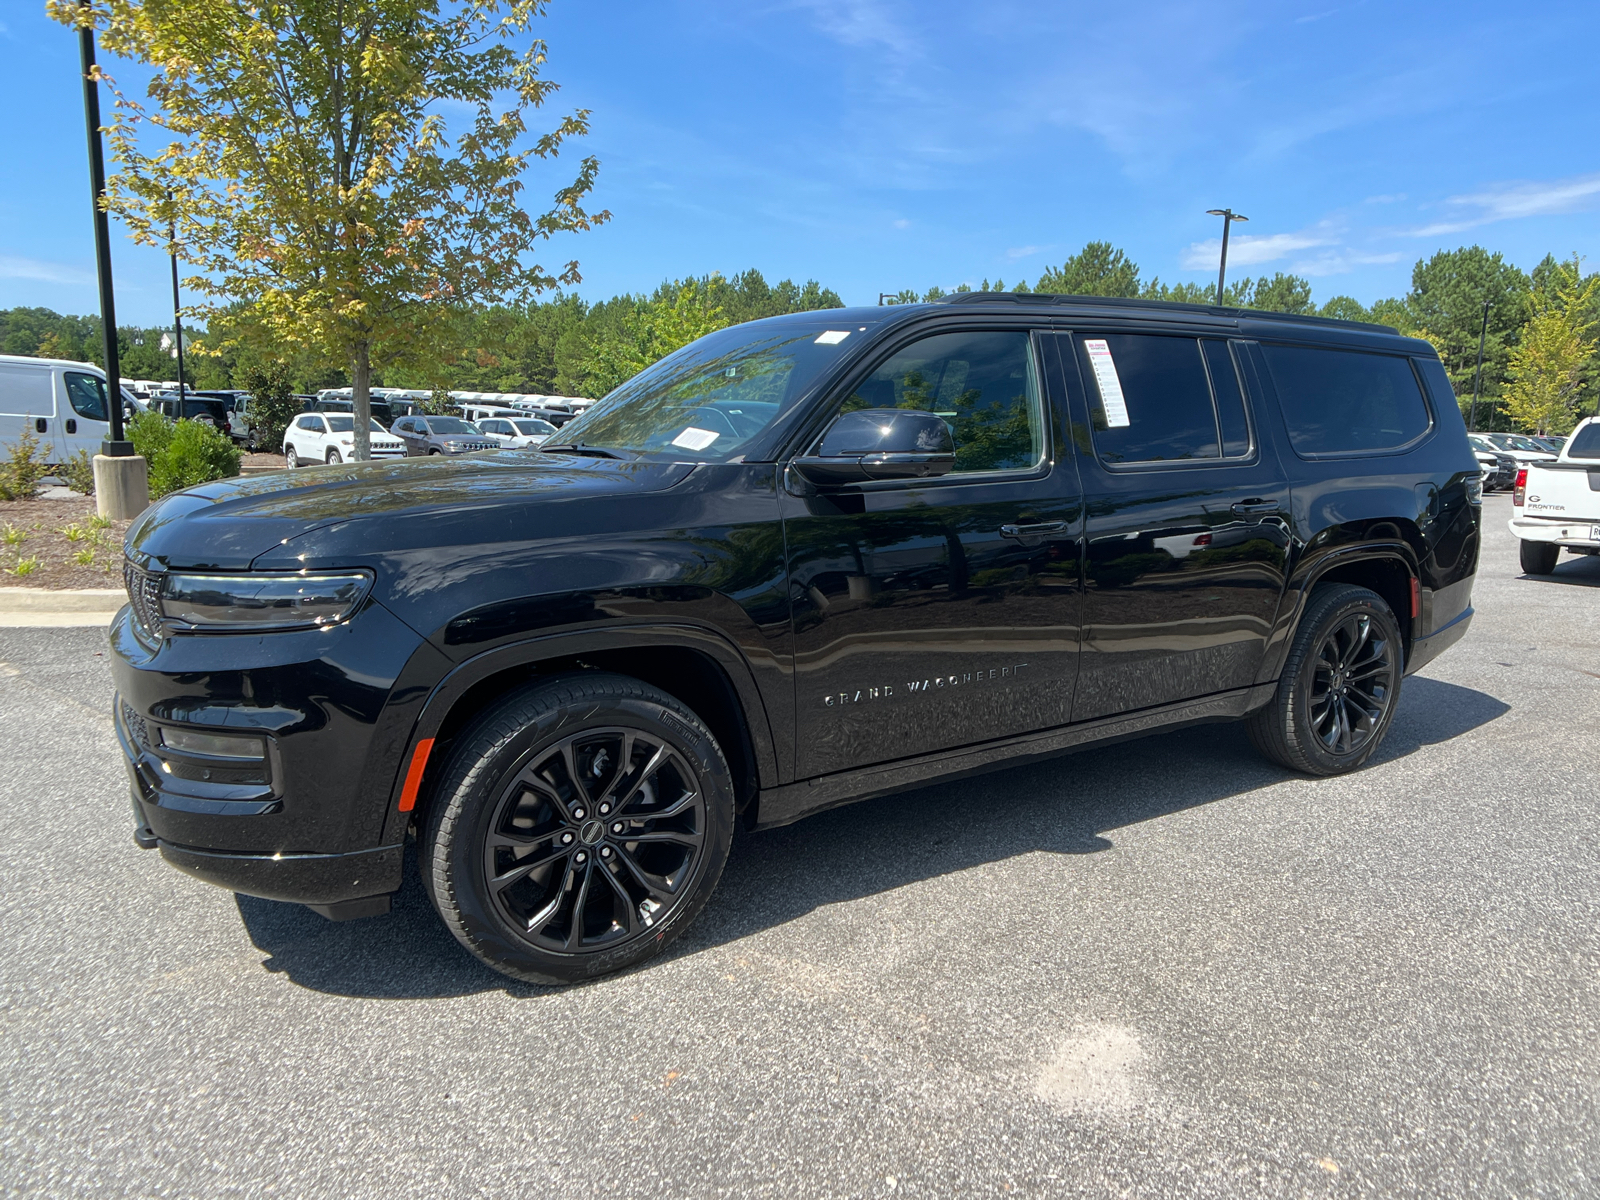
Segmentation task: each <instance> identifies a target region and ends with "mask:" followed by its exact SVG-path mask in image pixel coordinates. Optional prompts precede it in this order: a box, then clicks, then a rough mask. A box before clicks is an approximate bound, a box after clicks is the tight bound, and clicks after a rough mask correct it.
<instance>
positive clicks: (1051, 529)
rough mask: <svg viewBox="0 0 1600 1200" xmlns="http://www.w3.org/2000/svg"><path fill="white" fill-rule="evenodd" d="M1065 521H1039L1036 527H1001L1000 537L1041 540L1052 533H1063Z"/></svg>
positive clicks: (1065, 525)
mask: <svg viewBox="0 0 1600 1200" xmlns="http://www.w3.org/2000/svg"><path fill="white" fill-rule="evenodd" d="M1066 531H1067V523H1066V522H1065V521H1041V522H1039V523H1038V524H1036V525H1002V526H1000V536H1001V537H1008V538H1018V539H1021V538H1042V537H1048V536H1049V535H1050V534H1052V533H1065V532H1066Z"/></svg>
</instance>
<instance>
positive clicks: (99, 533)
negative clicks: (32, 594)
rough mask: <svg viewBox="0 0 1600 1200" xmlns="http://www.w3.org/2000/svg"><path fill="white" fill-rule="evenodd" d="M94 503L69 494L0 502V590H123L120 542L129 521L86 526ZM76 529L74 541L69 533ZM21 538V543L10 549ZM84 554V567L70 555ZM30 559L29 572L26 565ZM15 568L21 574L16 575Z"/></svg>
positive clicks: (93, 513) (93, 508) (85, 497)
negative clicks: (14, 588)
mask: <svg viewBox="0 0 1600 1200" xmlns="http://www.w3.org/2000/svg"><path fill="white" fill-rule="evenodd" d="M94 515H95V506H94V499H93V497H90V496H79V495H76V494H74V495H71V496H64V497H60V498H55V497H49V498H46V497H36V498H34V499H32V500H0V588H7V587H28V588H51V589H57V590H60V589H67V588H115V587H121V586H122V538H123V535H124V534H126V533H127V532H128V526H129V525H130V524H132V522H130V521H113V522H111V523H110V524H109V525H107V526H105V527H104V528H96V527H94V526H93V525H91V524H90V523H89V518H90V517H93V516H94ZM74 530H76V531H77V532H78V538H77V540H76V541H74V540H72V539H71V538H70V537H69V536H68V533H69V532H71V531H74ZM18 533H20V534H21V535H22V540H21V541H20V542H16V543H14V544H13V542H12V540H11V539H12V538H13V537H14V536H15V535H16V534H18ZM85 551H88V553H89V557H90V561H89V562H88V563H87V564H86V565H85V564H81V563H78V562H77V561H75V556H76V555H78V554H81V553H83V552H85ZM30 559H31V560H35V565H34V566H33V568H32V569H31V570H28V569H27V567H26V565H25V564H26V563H27V562H28V561H29V560H30ZM19 563H21V564H24V565H23V568H22V569H23V570H26V571H27V573H26V574H22V573H19V570H18V565H19Z"/></svg>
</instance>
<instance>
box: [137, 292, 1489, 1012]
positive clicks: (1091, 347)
mask: <svg viewBox="0 0 1600 1200" xmlns="http://www.w3.org/2000/svg"><path fill="white" fill-rule="evenodd" d="M1480 504H1481V494H1480V489H1479V470H1478V463H1477V460H1476V458H1475V457H1474V456H1473V453H1472V451H1471V449H1470V448H1469V447H1468V444H1467V437H1466V430H1465V428H1464V426H1463V422H1462V419H1461V414H1460V411H1459V409H1458V408H1457V405H1456V400H1455V397H1454V395H1453V394H1452V392H1451V388H1450V383H1449V380H1448V379H1447V377H1446V375H1445V372H1444V369H1443V367H1442V366H1441V365H1440V363H1439V360H1438V357H1437V356H1436V355H1435V353H1434V351H1433V349H1432V347H1431V346H1429V345H1428V344H1427V343H1426V342H1422V341H1415V340H1410V339H1407V338H1402V337H1399V336H1397V335H1396V334H1395V333H1393V332H1392V331H1391V330H1389V329H1387V328H1384V327H1381V326H1375V325H1357V324H1350V323H1344V322H1335V321H1327V320H1319V319H1315V318H1297V317H1286V316H1276V315H1272V314H1266V313H1254V312H1245V311H1236V310H1229V309H1217V308H1207V307H1201V306H1188V305H1173V304H1151V303H1142V302H1135V301H1117V300H1087V299H1082V298H1072V297H1058V298H1051V297H1043V296H1011V295H994V294H970V293H969V294H965V295H961V296H957V297H954V298H952V299H950V300H948V301H945V302H940V303H935V304H926V305H908V306H903V307H891V308H864V309H835V310H831V311H823V312H810V313H800V314H795V315H791V316H784V317H775V318H772V319H769V320H763V321H756V322H753V323H750V324H747V325H740V326H737V327H734V328H730V329H724V330H722V331H720V332H717V333H713V334H711V335H709V336H707V337H704V338H702V339H700V340H699V341H697V342H695V343H693V344H692V345H690V346H687V347H685V348H684V349H682V350H679V351H678V352H676V353H675V354H673V355H671V356H669V357H668V358H666V359H663V360H662V361H661V362H659V363H657V364H656V365H654V366H652V367H650V368H649V369H647V370H645V371H644V372H642V373H641V374H639V375H638V376H636V377H635V378H634V379H632V380H630V381H629V382H628V383H626V384H624V385H623V386H622V387H620V388H618V389H617V390H616V391H615V392H613V393H612V394H611V395H609V396H608V397H606V399H605V400H603V401H601V402H600V403H598V404H596V405H595V406H594V407H593V408H592V409H591V410H590V411H588V412H587V413H585V414H584V415H583V416H582V417H579V418H577V419H576V420H574V421H572V422H571V423H570V424H568V425H567V426H566V427H564V428H563V429H562V430H561V431H560V432H559V433H557V434H556V435H554V436H552V437H551V439H550V440H549V442H547V443H546V444H545V445H544V446H543V447H542V448H541V449H539V450H527V451H509V452H505V453H501V454H496V455H486V456H476V457H469V458H459V459H452V458H446V457H435V458H431V459H423V460H417V459H412V460H410V461H404V462H389V463H373V464H359V465H347V466H344V467H341V468H339V469H337V470H327V471H319V472H305V473H287V472H285V473H279V474H274V475H266V476H259V477H255V478H251V479H244V480H225V481H219V482H215V483H209V484H206V485H204V486H201V487H197V488H192V489H190V490H188V491H186V492H180V493H178V494H175V495H172V496H168V497H167V498H166V499H164V500H162V501H160V502H159V503H158V504H156V505H155V506H154V507H152V508H151V509H150V510H149V511H148V512H147V513H145V515H144V516H143V517H142V518H140V520H139V521H138V522H137V523H136V524H135V525H134V526H133V528H132V529H131V530H130V531H129V534H128V538H127V567H126V570H127V584H128V591H129V596H130V599H131V601H132V603H131V604H130V606H129V607H127V608H125V609H123V611H122V612H121V613H120V614H119V615H118V617H117V619H116V621H115V623H114V624H113V627H112V630H111V641H112V645H113V647H114V650H115V678H116V685H117V692H118V696H117V700H116V726H117V730H118V733H119V736H120V737H121V740H122V744H123V747H124V749H125V751H126V754H127V759H128V765H129V768H130V771H131V774H132V779H133V800H134V810H135V821H136V838H137V840H138V841H139V843H140V844H141V845H143V846H147V847H151V846H159V847H160V849H161V853H162V854H163V855H164V856H165V857H166V858H167V860H168V861H169V862H171V863H172V864H173V865H174V866H176V867H178V868H180V869H181V870H184V871H186V872H188V873H189V874H192V875H195V876H197V877H199V878H201V879H205V880H209V881H211V882H213V883H217V884H220V885H222V886H224V887H227V888H231V889H234V890H236V891H239V892H245V893H249V894H252V895H256V896H265V897H269V898H274V899H278V900H288V901H299V902H303V903H306V904H309V905H310V906H311V907H313V908H314V909H316V910H317V911H319V912H321V913H323V914H324V915H326V916H329V917H333V918H346V917H354V916H363V915H368V914H373V913H378V912H383V911H386V910H387V908H388V906H389V899H390V895H391V894H392V893H393V892H395V890H396V889H397V888H399V886H400V882H401V862H402V853H403V850H404V846H405V843H406V841H407V838H408V837H412V836H414V837H415V838H416V839H417V842H418V851H419V855H420V865H421V872H422V878H423V881H424V884H425V886H426V888H427V890H428V892H429V894H430V895H431V897H432V899H433V902H434V904H435V905H436V906H437V908H438V910H439V912H440V914H441V915H442V917H443V918H444V920H445V922H446V924H447V925H449V927H450V928H451V929H452V930H453V931H454V933H455V935H456V937H457V938H459V939H460V940H461V942H462V943H463V944H464V945H465V946H467V947H468V948H469V949H470V950H472V951H473V952H474V953H476V954H477V955H479V956H480V957H481V958H482V959H483V960H484V961H485V962H487V963H489V964H490V965H491V966H493V967H495V968H496V969H498V970H500V971H503V972H505V973H507V974H509V975H513V976H516V977H518V978H521V979H525V980H534V981H542V982H565V981H573V980H578V979H583V978H587V977H591V976H594V975H598V974H601V973H604V972H607V971H613V970H616V969H618V968H621V967H625V966H627V965H629V964H632V963H635V962H638V961H639V960H641V959H643V958H645V957H647V956H649V955H651V954H654V953H655V952H657V951H658V950H660V949H661V948H662V947H663V946H664V945H666V944H667V943H668V942H669V941H671V940H672V939H673V938H674V937H675V936H677V935H678V934H679V933H680V932H681V931H682V930H683V928H684V927H685V926H686V925H687V924H688V923H689V921H690V920H691V919H692V918H693V917H694V915H695V914H696V913H697V912H698V911H699V910H700V909H701V908H702V907H703V906H704V905H705V904H706V902H707V899H708V898H709V896H710V894H711V892H712V889H713V888H714V887H715V885H716V882H717V879H718V877H719V875H720V873H721V871H722V868H723V863H724V862H725V861H726V859H727V855H728V848H729V842H730V839H731V838H732V836H733V832H734V828H735V826H736V825H738V826H742V827H744V828H765V827H770V826H775V825H782V824H784V823H786V822H790V821H795V820H798V819H799V818H801V817H804V816H806V815H808V814H810V813H815V812H818V811H819V810H822V809H825V808H829V807H831V806H833V805H838V804H843V803H847V802H849V801H854V800H860V799H863V798H865V797H869V796H878V795H883V794H885V793H888V792H893V791H897V790H899V789H903V788H912V787H916V786H918V785H921V784H924V783H927V782H929V781H931V780H935V779H941V778H948V777H950V776H953V775H964V774H972V773H975V772H979V771H985V770H990V769H993V768H998V767H1005V766H1009V765H1012V764H1015V763H1022V762H1028V761H1033V760H1037V759H1040V758H1044V757H1046V756H1050V755H1056V754H1060V753H1063V752H1065V751H1069V750H1073V749H1076V748H1078V747H1082V746H1085V745H1089V744H1092V743H1097V742H1105V741H1108V740H1115V739H1121V738H1127V737H1130V736H1133V735H1136V734H1141V733H1145V732H1150V731H1153V730H1160V729H1170V728H1174V727H1176V726H1181V725H1190V724H1195V723H1199V722H1208V721H1228V720H1239V719H1243V720H1244V721H1245V722H1246V723H1247V726H1248V729H1249V732H1250V736H1251V737H1252V738H1253V740H1254V742H1255V744H1256V745H1257V746H1258V747H1259V748H1260V749H1261V750H1262V752H1263V753H1265V754H1266V755H1267V756H1268V757H1269V758H1271V759H1272V760H1274V761H1275V762H1278V763H1281V764H1283V765H1284V766H1285V767H1288V768H1290V769H1293V770H1297V771H1302V772H1308V773H1311V774H1315V775H1330V774H1336V773H1339V772H1342V771H1349V770H1352V769H1354V768H1356V767H1358V766H1360V765H1361V764H1362V763H1364V762H1365V761H1366V760H1367V759H1368V758H1369V757H1370V756H1371V755H1372V753H1373V752H1374V751H1375V750H1376V749H1377V747H1378V745H1379V743H1380V742H1381V741H1382V739H1383V736H1384V733H1385V731H1386V730H1387V728H1388V726H1389V723H1390V720H1391V718H1392V716H1393V714H1394V709H1395V703H1396V700H1397V698H1398V696H1399V693H1400V686H1401V677H1402V675H1404V674H1405V673H1407V672H1409V671H1413V670H1415V669H1416V668H1417V667H1419V666H1421V665H1422V664H1424V663H1426V662H1428V661H1429V660H1430V659H1432V658H1433V657H1434V656H1435V655H1436V654H1438V653H1439V652H1440V651H1441V650H1442V649H1444V648H1445V647H1447V646H1449V645H1450V644H1451V643H1453V642H1455V641H1456V640H1457V639H1458V638H1460V637H1461V636H1462V634H1463V633H1464V632H1465V631H1466V628H1467V624H1468V622H1469V621H1470V619H1471V615H1472V608H1471V592H1472V582H1473V574H1474V571H1475V569H1476V563H1477V556H1478V542H1479V526H1480V516H1481V512H1480Z"/></svg>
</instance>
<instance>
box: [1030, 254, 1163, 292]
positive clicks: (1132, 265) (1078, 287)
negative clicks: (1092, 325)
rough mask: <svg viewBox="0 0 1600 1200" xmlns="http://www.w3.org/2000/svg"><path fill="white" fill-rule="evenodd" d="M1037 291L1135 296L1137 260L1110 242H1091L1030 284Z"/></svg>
mask: <svg viewBox="0 0 1600 1200" xmlns="http://www.w3.org/2000/svg"><path fill="white" fill-rule="evenodd" d="M1033 290H1034V291H1036V292H1049V293H1054V294H1056V295H1061V296H1137V295H1139V294H1140V292H1141V291H1142V288H1141V287H1140V283H1139V264H1138V263H1136V262H1134V261H1133V260H1132V259H1130V258H1129V257H1128V256H1127V255H1126V254H1124V253H1123V252H1122V251H1121V250H1118V249H1116V248H1115V247H1114V246H1112V244H1111V243H1110V242H1090V243H1088V244H1087V245H1086V246H1084V248H1083V249H1082V250H1080V251H1079V252H1078V253H1076V254H1074V255H1073V256H1072V257H1071V258H1069V259H1067V261H1066V262H1064V263H1062V264H1061V265H1060V266H1059V267H1051V268H1049V269H1048V270H1046V271H1045V273H1044V274H1043V275H1041V276H1039V282H1038V283H1036V284H1034V285H1033Z"/></svg>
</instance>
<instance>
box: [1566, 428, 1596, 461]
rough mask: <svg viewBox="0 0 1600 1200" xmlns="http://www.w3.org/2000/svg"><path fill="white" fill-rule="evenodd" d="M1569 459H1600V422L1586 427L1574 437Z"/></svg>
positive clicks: (1568, 454)
mask: <svg viewBox="0 0 1600 1200" xmlns="http://www.w3.org/2000/svg"><path fill="white" fill-rule="evenodd" d="M1567 457H1568V458H1600V422H1593V423H1590V424H1588V425H1585V426H1584V427H1583V428H1582V429H1580V430H1578V432H1577V433H1575V434H1573V435H1572V442H1571V443H1570V444H1569V445H1568V446H1567Z"/></svg>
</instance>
